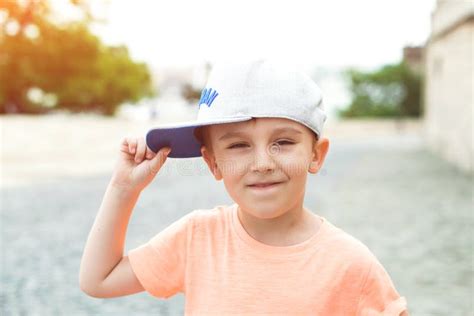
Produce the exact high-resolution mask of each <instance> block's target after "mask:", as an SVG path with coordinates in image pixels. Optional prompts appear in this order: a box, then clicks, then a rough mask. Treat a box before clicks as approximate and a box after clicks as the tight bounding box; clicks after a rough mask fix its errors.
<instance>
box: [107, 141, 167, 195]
mask: <svg viewBox="0 0 474 316" xmlns="http://www.w3.org/2000/svg"><path fill="white" fill-rule="evenodd" d="M170 151H171V148H169V147H164V148H161V149H160V150H159V151H158V153H156V154H155V153H154V152H153V151H152V150H151V149H150V148H148V146H147V145H146V142H145V139H144V138H143V137H124V138H123V139H122V142H121V144H120V152H119V158H118V159H117V162H116V164H115V168H114V171H113V175H112V184H113V185H116V186H118V187H120V188H122V189H125V190H128V191H133V192H141V191H142V190H143V189H144V188H145V187H146V186H147V185H148V184H149V183H150V182H151V181H152V180H153V178H154V177H155V176H156V174H157V173H158V171H160V169H161V166H163V164H164V163H165V161H166V158H167V156H168V154H169V152H170Z"/></svg>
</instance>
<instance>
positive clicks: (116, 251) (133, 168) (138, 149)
mask: <svg viewBox="0 0 474 316" xmlns="http://www.w3.org/2000/svg"><path fill="white" fill-rule="evenodd" d="M168 149H169V148H162V149H161V150H160V151H159V152H158V153H157V154H155V153H154V152H153V151H151V150H150V149H149V148H148V147H147V146H146V143H145V140H144V139H143V138H129V137H127V138H124V139H123V141H122V143H121V149H120V156H119V159H118V161H117V164H116V166H115V169H114V173H113V176H112V179H111V181H110V183H109V185H108V186H107V189H106V192H105V195H104V198H103V200H102V204H101V206H100V208H99V212H98V214H97V216H96V219H95V221H94V224H93V226H92V229H91V231H90V233H89V236H88V238H87V242H86V245H85V247H84V252H83V256H82V260H81V267H80V272H79V285H80V288H81V290H82V291H83V292H85V293H87V294H88V295H90V296H93V297H101V298H106V297H116V296H123V295H129V294H133V293H137V292H140V291H143V287H142V286H141V284H140V282H139V281H138V279H137V278H136V276H135V274H134V273H133V271H132V269H131V267H130V263H129V261H128V257H127V256H123V249H124V244H125V236H126V231H127V227H128V223H129V220H130V216H131V214H132V211H133V208H134V207H135V204H136V202H137V200H138V197H139V196H140V193H141V191H142V190H143V189H144V188H145V187H146V186H147V185H148V184H149V183H150V182H151V181H152V180H153V178H154V177H155V176H156V174H157V173H158V171H159V170H160V168H161V166H162V165H163V164H164V162H165V161H166V157H167V155H168V154H169V150H168Z"/></svg>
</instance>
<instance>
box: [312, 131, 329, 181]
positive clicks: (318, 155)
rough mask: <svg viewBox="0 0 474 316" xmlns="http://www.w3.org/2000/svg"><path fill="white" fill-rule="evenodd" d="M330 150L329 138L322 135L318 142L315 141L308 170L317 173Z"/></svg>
mask: <svg viewBox="0 0 474 316" xmlns="http://www.w3.org/2000/svg"><path fill="white" fill-rule="evenodd" d="M328 150H329V139H327V138H324V137H322V138H320V139H319V140H318V141H317V142H315V144H314V147H313V154H312V157H311V162H310V164H309V168H308V172H310V173H317V172H318V171H319V169H321V167H322V166H323V162H324V159H325V158H326V154H327V153H328Z"/></svg>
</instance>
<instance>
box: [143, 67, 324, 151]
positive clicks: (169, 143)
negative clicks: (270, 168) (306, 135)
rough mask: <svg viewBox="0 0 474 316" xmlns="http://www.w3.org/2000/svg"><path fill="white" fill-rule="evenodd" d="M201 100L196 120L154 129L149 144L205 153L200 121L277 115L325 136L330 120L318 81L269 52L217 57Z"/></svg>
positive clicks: (238, 120)
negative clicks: (247, 56)
mask: <svg viewBox="0 0 474 316" xmlns="http://www.w3.org/2000/svg"><path fill="white" fill-rule="evenodd" d="M197 106H198V107H199V110H198V116H197V119H196V120H193V121H185V122H177V123H172V124H162V125H159V126H155V127H153V128H152V129H150V130H149V131H148V132H147V133H146V137H145V138H146V143H147V146H148V147H149V148H150V149H151V150H152V151H154V152H155V153H156V152H158V151H159V150H160V149H161V148H162V147H170V148H171V152H170V153H169V155H168V157H171V158H192V157H200V156H201V143H200V142H199V141H198V140H197V139H196V137H195V136H194V130H195V129H196V128H197V127H199V126H205V125H213V124H225V123H235V122H243V121H248V120H250V119H252V118H254V117H255V118H256V117H278V118H287V119H290V120H294V121H296V122H299V123H301V124H303V125H305V126H307V127H308V128H310V129H311V130H313V131H314V132H315V133H316V135H318V137H321V133H322V130H323V124H324V122H325V121H326V113H325V112H324V105H323V98H322V92H321V89H320V88H319V87H318V86H317V85H316V83H315V82H314V81H312V80H311V78H310V77H309V76H307V75H306V74H305V73H303V72H301V71H298V70H296V69H294V68H292V67H288V66H286V65H283V64H281V63H277V62H275V61H272V60H269V59H266V58H259V59H253V60H250V61H246V62H219V63H216V64H215V65H214V66H213V67H212V70H211V72H210V74H209V78H208V80H207V83H206V86H205V88H204V89H203V90H202V92H201V98H200V100H199V102H198V104H197Z"/></svg>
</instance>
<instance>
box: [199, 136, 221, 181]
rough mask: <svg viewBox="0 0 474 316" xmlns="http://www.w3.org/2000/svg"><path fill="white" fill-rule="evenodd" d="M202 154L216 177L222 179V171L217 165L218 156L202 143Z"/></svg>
mask: <svg viewBox="0 0 474 316" xmlns="http://www.w3.org/2000/svg"><path fill="white" fill-rule="evenodd" d="M201 155H202V158H204V161H205V162H206V164H207V166H208V167H209V170H210V171H211V173H212V174H213V175H214V178H215V179H216V180H217V181H219V180H222V173H221V171H220V170H219V167H218V166H217V163H216V157H215V156H214V153H213V152H212V151H211V150H209V149H208V148H206V146H204V145H202V146H201Z"/></svg>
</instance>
